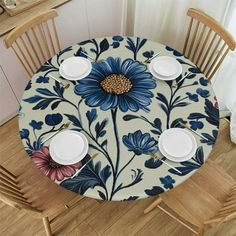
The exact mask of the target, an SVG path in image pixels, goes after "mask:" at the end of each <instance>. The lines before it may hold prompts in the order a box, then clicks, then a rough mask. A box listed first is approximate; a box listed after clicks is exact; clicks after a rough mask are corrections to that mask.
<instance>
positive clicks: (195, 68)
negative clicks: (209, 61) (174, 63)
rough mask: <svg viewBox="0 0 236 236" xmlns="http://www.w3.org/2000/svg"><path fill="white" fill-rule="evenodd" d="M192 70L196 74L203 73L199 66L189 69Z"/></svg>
mask: <svg viewBox="0 0 236 236" xmlns="http://www.w3.org/2000/svg"><path fill="white" fill-rule="evenodd" d="M188 70H189V71H190V72H192V73H194V74H199V73H201V71H200V69H199V68H197V67H192V68H189V69H188Z"/></svg>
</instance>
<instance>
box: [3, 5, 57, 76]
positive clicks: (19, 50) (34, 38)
mask: <svg viewBox="0 0 236 236" xmlns="http://www.w3.org/2000/svg"><path fill="white" fill-rule="evenodd" d="M57 15H58V14H57V11H56V10H54V9H52V10H49V11H46V12H43V13H41V14H39V15H37V16H35V17H33V18H31V19H30V20H28V21H26V22H25V23H23V24H22V25H20V26H18V27H16V28H15V29H13V30H12V31H11V32H10V33H9V34H8V35H7V36H6V38H5V44H6V47H7V48H9V47H12V48H13V51H14V52H15V54H16V56H17V58H18V59H19V61H20V62H21V64H22V65H23V67H24V69H25V70H26V72H27V73H28V75H29V77H32V75H33V74H34V73H35V71H37V69H38V68H39V67H40V66H41V65H42V64H43V63H45V62H46V61H47V60H48V59H49V58H50V57H52V56H53V55H54V54H56V53H57V52H58V51H59V50H60V49H61V47H60V42H59V38H58V34H57V30H56V25H55V21H54V18H55V17H56V16H57ZM50 20H51V21H52V27H51V28H49V27H48V24H47V22H48V21H50ZM44 24H45V26H44ZM50 29H51V30H50ZM52 33H53V35H54V37H52ZM26 39H27V40H26ZM17 41H19V42H20V43H19V42H17ZM13 44H15V45H16V47H15V48H14V47H13ZM56 48H57V49H56Z"/></svg>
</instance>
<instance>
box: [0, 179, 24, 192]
mask: <svg viewBox="0 0 236 236" xmlns="http://www.w3.org/2000/svg"><path fill="white" fill-rule="evenodd" d="M0 183H1V184H3V185H7V186H9V188H11V189H15V190H16V191H20V188H19V187H18V186H17V185H16V184H14V183H12V182H11V181H9V180H6V179H4V178H3V177H2V176H1V175H0Z"/></svg>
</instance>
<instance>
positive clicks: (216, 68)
mask: <svg viewBox="0 0 236 236" xmlns="http://www.w3.org/2000/svg"><path fill="white" fill-rule="evenodd" d="M229 50H230V48H227V50H226V51H225V53H224V54H223V55H222V56H221V59H220V60H219V62H218V63H217V64H216V65H215V68H214V69H213V71H212V72H211V74H210V75H209V76H208V78H209V80H211V78H212V77H213V75H214V74H215V73H216V71H217V70H218V69H219V67H220V65H221V64H222V62H223V61H224V59H225V57H226V55H227V54H228V53H229Z"/></svg>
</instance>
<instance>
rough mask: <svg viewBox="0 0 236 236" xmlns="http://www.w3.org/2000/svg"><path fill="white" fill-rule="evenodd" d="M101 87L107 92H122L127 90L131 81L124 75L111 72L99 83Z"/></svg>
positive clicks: (130, 86)
mask: <svg viewBox="0 0 236 236" xmlns="http://www.w3.org/2000/svg"><path fill="white" fill-rule="evenodd" d="M100 85H101V87H102V88H103V90H104V91H106V92H107V93H113V94H117V95H119V94H123V93H127V92H129V90H130V89H131V88H132V83H131V82H130V80H129V79H127V78H126V77H125V76H124V75H117V74H111V75H108V76H107V77H106V78H105V79H104V80H103V81H102V82H101V83H100Z"/></svg>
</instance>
